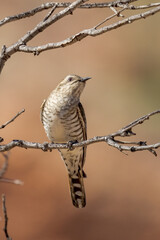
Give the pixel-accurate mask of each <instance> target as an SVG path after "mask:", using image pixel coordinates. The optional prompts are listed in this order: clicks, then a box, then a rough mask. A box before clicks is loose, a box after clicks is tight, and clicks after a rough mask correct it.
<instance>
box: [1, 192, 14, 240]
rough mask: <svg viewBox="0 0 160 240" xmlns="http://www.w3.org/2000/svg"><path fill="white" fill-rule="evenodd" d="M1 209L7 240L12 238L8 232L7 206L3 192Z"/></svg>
mask: <svg viewBox="0 0 160 240" xmlns="http://www.w3.org/2000/svg"><path fill="white" fill-rule="evenodd" d="M2 210H3V214H4V229H3V230H4V233H5V236H6V239H7V240H12V239H11V237H10V236H9V234H8V216H7V208H6V197H5V195H4V194H3V195H2Z"/></svg>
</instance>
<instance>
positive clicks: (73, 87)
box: [57, 75, 90, 98]
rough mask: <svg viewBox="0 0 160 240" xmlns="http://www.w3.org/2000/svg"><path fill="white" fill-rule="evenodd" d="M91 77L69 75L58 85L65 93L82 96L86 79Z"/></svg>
mask: <svg viewBox="0 0 160 240" xmlns="http://www.w3.org/2000/svg"><path fill="white" fill-rule="evenodd" d="M89 79H90V77H86V78H82V77H79V76H77V75H68V76H67V77H65V79H64V80H63V81H62V82H61V83H60V84H59V85H58V87H57V88H58V90H60V91H61V92H63V93H64V95H70V96H75V97H77V98H79V97H80V95H81V93H82V91H83V89H84V87H85V84H86V81H87V80H89Z"/></svg>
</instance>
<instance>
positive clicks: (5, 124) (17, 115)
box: [0, 109, 25, 129]
mask: <svg viewBox="0 0 160 240" xmlns="http://www.w3.org/2000/svg"><path fill="white" fill-rule="evenodd" d="M24 112H25V109H22V110H21V111H20V112H18V113H17V114H16V115H15V116H14V117H13V118H11V120H9V121H7V122H6V123H4V124H3V125H1V126H0V129H2V128H5V127H6V126H7V125H8V124H10V123H11V122H13V121H14V120H15V119H16V118H17V117H19V116H20V115H21V114H22V113H24Z"/></svg>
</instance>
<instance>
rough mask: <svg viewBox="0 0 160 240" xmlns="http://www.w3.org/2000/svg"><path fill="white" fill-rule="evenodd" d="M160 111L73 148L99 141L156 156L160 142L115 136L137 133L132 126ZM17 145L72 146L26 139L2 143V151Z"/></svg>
mask: <svg viewBox="0 0 160 240" xmlns="http://www.w3.org/2000/svg"><path fill="white" fill-rule="evenodd" d="M159 113H160V110H157V111H154V112H152V113H149V114H147V115H145V116H143V117H140V118H138V119H137V120H135V121H133V122H131V123H130V124H129V125H127V126H125V127H123V128H121V129H120V130H118V131H117V132H115V133H112V134H109V135H106V136H96V137H93V138H91V139H88V140H86V141H82V142H78V143H73V144H72V149H74V148H77V147H82V146H87V145H90V144H93V143H97V142H105V143H107V144H108V145H109V146H112V147H115V148H117V149H118V150H120V151H130V152H135V151H144V150H149V151H150V152H151V153H153V154H154V155H155V156H156V155H157V154H156V152H155V151H154V149H157V148H159V147H160V142H158V143H155V144H151V145H147V143H146V141H139V142H135V141H134V142H128V141H120V140H116V139H115V138H116V137H123V138H124V137H130V136H132V135H135V133H133V132H132V128H134V127H136V126H137V125H139V124H142V123H143V122H144V121H146V120H148V119H149V118H150V117H151V116H154V115H156V114H159ZM130 144H131V146H130ZM15 147H20V148H25V149H29V148H31V149H41V150H43V151H52V150H53V149H70V146H69V144H68V143H47V142H45V143H37V142H28V141H24V140H13V141H11V142H10V143H8V144H4V145H0V152H6V151H9V150H11V149H12V148H15Z"/></svg>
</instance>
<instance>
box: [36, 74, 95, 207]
mask: <svg viewBox="0 0 160 240" xmlns="http://www.w3.org/2000/svg"><path fill="white" fill-rule="evenodd" d="M89 79H91V78H90V77H85V78H83V77H80V76H78V75H74V74H73V75H68V76H66V77H65V78H64V80H62V81H61V82H60V83H59V85H58V86H57V87H56V88H55V89H54V90H53V91H52V92H51V94H50V95H49V97H48V98H47V99H46V100H44V101H43V103H42V105H41V114H40V118H41V122H42V124H43V127H44V129H45V132H46V135H47V137H48V139H49V140H50V141H51V142H53V143H67V144H68V146H70V147H69V148H68V149H58V151H59V152H60V155H61V158H62V160H63V161H64V163H65V166H66V168H67V172H68V178H69V186H70V193H71V199H72V203H73V205H74V206H75V207H76V208H83V207H85V205H86V195H85V189H84V182H83V178H85V177H86V174H85V172H84V170H83V167H84V163H85V159H86V146H82V147H77V148H74V149H72V147H71V146H72V144H73V143H75V142H79V141H84V140H87V121H86V116H85V112H84V108H83V106H82V104H81V102H80V96H81V93H82V92H83V89H84V87H85V85H86V81H87V80H89Z"/></svg>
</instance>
